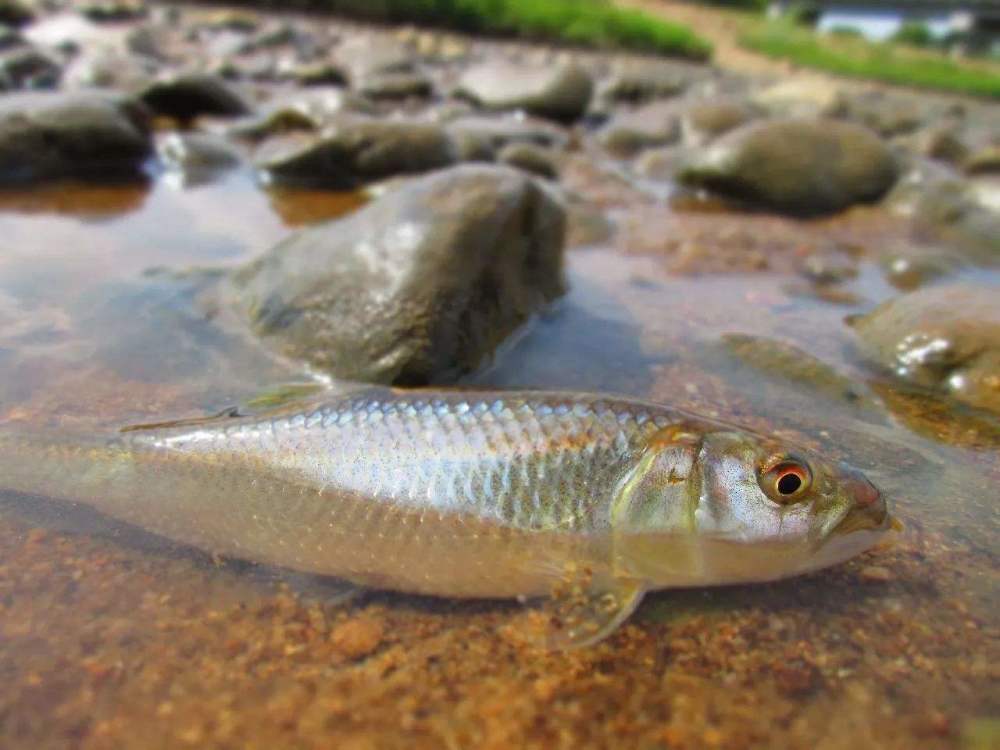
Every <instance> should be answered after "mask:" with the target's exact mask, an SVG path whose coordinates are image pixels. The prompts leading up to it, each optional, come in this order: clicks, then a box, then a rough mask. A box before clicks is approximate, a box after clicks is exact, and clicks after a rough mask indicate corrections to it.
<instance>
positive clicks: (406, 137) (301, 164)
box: [256, 118, 457, 188]
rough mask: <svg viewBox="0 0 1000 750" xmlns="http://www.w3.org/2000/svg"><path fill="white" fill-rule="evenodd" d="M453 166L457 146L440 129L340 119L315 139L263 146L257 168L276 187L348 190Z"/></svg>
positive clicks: (369, 120)
mask: <svg viewBox="0 0 1000 750" xmlns="http://www.w3.org/2000/svg"><path fill="white" fill-rule="evenodd" d="M455 161H457V156H456V149H455V146H454V144H453V143H452V140H451V139H450V138H449V137H448V135H447V133H446V132H445V131H444V129H443V128H442V127H441V126H440V125H434V124H430V123H421V122H406V121H400V120H375V119H367V118H344V119H343V120H342V121H340V122H339V123H337V124H335V125H332V126H330V127H328V128H327V129H326V130H324V131H323V132H321V133H320V134H319V135H318V136H304V137H289V138H281V139H276V140H273V141H268V142H266V143H265V144H264V146H263V147H262V149H261V151H260V153H259V154H258V158H257V160H256V164H257V168H258V169H260V170H262V171H263V172H264V173H266V174H267V175H269V176H270V178H271V179H272V180H274V181H276V182H281V183H293V184H300V185H317V186H326V187H336V188H349V187H356V186H357V185H360V184H363V183H365V182H370V181H373V180H378V179H382V178H384V177H391V176H393V175H399V174H414V173H418V172H427V171H430V170H432V169H438V168H440V167H445V166H448V165H450V164H453V163H455Z"/></svg>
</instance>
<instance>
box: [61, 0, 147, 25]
mask: <svg viewBox="0 0 1000 750" xmlns="http://www.w3.org/2000/svg"><path fill="white" fill-rule="evenodd" d="M75 7H76V9H77V12H79V13H80V14H81V15H82V16H84V17H86V18H89V19H90V20H91V21H97V22H98V23H117V22H120V21H133V20H135V19H137V18H142V17H144V16H145V15H146V12H147V9H146V4H145V3H144V2H142V0H87V1H86V2H83V3H78V4H77V5H76V6H75Z"/></svg>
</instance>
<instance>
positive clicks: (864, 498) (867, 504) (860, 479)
mask: <svg viewBox="0 0 1000 750" xmlns="http://www.w3.org/2000/svg"><path fill="white" fill-rule="evenodd" d="M840 471H841V477H842V481H843V483H844V486H845V487H846V488H847V491H848V492H850V493H851V497H853V498H854V504H855V506H856V507H857V508H859V509H868V508H872V509H874V508H876V507H877V506H878V504H879V501H880V500H881V499H882V493H881V492H879V491H878V488H877V487H876V486H875V485H874V484H872V483H871V482H870V481H868V477H866V476H865V475H864V474H862V473H861V472H860V471H858V470H857V469H855V468H853V467H851V466H846V465H843V464H842V465H841V467H840ZM882 504H883V505H884V503H882Z"/></svg>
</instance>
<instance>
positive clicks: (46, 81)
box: [0, 46, 62, 90]
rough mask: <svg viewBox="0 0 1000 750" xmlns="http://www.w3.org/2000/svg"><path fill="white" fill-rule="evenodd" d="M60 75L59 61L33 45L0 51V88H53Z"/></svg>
mask: <svg viewBox="0 0 1000 750" xmlns="http://www.w3.org/2000/svg"><path fill="white" fill-rule="evenodd" d="M61 75H62V68H61V67H60V65H59V63H57V62H56V61H55V60H53V59H52V58H51V57H49V56H48V55H46V54H45V53H43V52H41V51H39V50H37V49H35V48H34V47H29V46H15V47H13V48H12V49H8V50H6V51H4V52H2V53H0V90H11V89H50V88H55V86H56V85H57V84H58V83H59V77H60V76H61Z"/></svg>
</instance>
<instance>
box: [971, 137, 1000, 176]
mask: <svg viewBox="0 0 1000 750" xmlns="http://www.w3.org/2000/svg"><path fill="white" fill-rule="evenodd" d="M962 166H963V168H964V169H965V171H966V172H968V173H969V174H1000V144H993V145H991V146H987V147H985V148H982V149H980V150H979V151H976V152H975V153H973V154H970V155H969V158H968V159H966V160H965V162H964V163H963V164H962Z"/></svg>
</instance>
